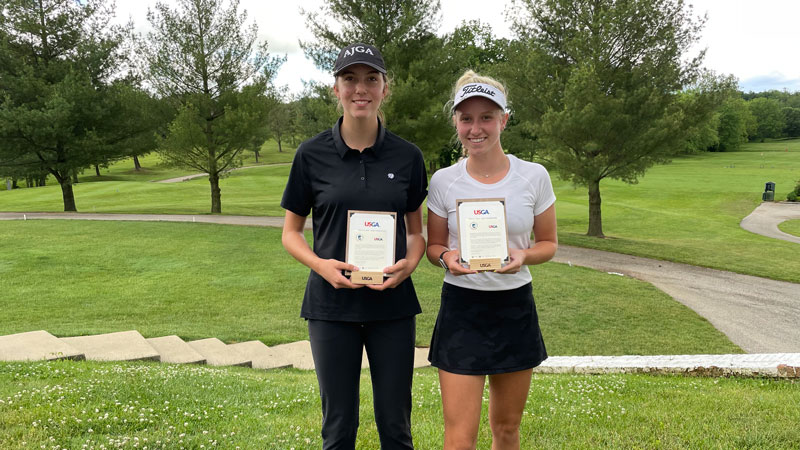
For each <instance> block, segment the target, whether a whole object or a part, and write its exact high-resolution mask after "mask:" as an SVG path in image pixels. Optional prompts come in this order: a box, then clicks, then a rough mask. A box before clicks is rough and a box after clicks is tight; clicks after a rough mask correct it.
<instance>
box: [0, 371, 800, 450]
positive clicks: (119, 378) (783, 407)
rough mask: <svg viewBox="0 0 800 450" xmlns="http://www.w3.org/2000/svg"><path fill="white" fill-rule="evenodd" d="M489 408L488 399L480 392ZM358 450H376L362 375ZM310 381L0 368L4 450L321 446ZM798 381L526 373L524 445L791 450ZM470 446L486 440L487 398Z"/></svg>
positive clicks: (426, 375)
mask: <svg viewBox="0 0 800 450" xmlns="http://www.w3.org/2000/svg"><path fill="white" fill-rule="evenodd" d="M412 395H413V406H414V409H413V412H412V433H413V436H414V441H415V445H416V447H417V448H420V449H433V448H441V442H442V441H441V440H442V429H443V423H442V418H441V402H440V399H439V383H438V380H437V377H436V371H435V369H432V368H428V369H420V370H417V371H416V372H415V377H414V387H413V393H412ZM484 398H488V391H487V392H486V394H485V396H484ZM361 399H362V400H361V408H360V416H361V426H360V428H359V435H358V443H357V445H356V447H357V448H364V449H377V448H379V446H380V444H379V442H378V436H377V430H376V428H375V423H374V419H373V414H372V395H371V392H370V383H369V378H368V372H367V371H363V372H362V383H361ZM319 402H320V400H319V393H318V390H317V383H316V378H315V375H314V373H313V372H310V371H306V372H303V371H298V370H291V369H290V370H280V371H273V372H262V371H257V370H252V369H242V368H211V367H203V366H195V367H187V366H172V365H159V364H155V363H138V364H126V363H93V362H85V361H82V362H71V361H64V362H54V363H0V448H3V449H8V450H13V449H22V448H40V447H43V448H87V449H98V448H145V447H147V448H180V447H184V448H193V449H197V448H212V447H216V448H226V449H234V448H241V449H257V450H261V449H289V448H294V449H312V448H320V446H321V439H320V437H319V427H320V422H321V413H320V405H319ZM799 402H800V384H798V383H796V382H793V381H789V380H770V379H741V378H695V377H678V376H647V375H601V376H588V375H534V377H533V381H532V383H531V389H530V396H529V399H528V402H527V404H526V406H525V411H524V415H523V419H522V425H521V441H522V442H521V443H522V448H525V449H531V448H547V449H550V448H553V449H556V448H557V449H561V448H796V446H797V443H798V442H800V427H797V423H798V422H800V408H797V404H798V403H799ZM483 409H484V411H483V419H484V420H483V421H482V423H481V428H480V432H479V438H478V448H481V449H488V448H489V445H490V444H489V443H490V440H491V435H490V431H489V425H488V423H487V422H486V414H487V413H486V409H487V402H484V408H483Z"/></svg>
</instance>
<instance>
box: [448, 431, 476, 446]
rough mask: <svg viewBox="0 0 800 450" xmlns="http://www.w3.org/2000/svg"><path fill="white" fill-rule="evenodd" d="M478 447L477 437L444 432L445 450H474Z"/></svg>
mask: <svg viewBox="0 0 800 450" xmlns="http://www.w3.org/2000/svg"><path fill="white" fill-rule="evenodd" d="M477 446H478V436H473V435H471V434H469V433H453V432H448V431H447V430H445V432H444V448H445V449H446V450H475V448H477Z"/></svg>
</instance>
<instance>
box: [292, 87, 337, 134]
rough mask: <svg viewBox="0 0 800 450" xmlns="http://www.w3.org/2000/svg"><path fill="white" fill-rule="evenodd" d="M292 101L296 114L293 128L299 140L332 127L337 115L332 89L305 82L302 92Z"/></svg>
mask: <svg viewBox="0 0 800 450" xmlns="http://www.w3.org/2000/svg"><path fill="white" fill-rule="evenodd" d="M292 103H293V104H294V106H295V113H296V114H297V117H296V119H295V125H296V127H295V130H296V133H297V135H298V138H300V139H301V140H306V139H309V138H311V137H313V136H316V135H317V134H318V133H319V132H320V131H322V130H324V129H326V128H330V127H332V126H333V124H334V122H335V121H336V118H337V117H339V113H338V111H337V110H336V105H337V100H336V96H334V95H333V89H331V87H330V86H328V85H325V84H322V83H318V82H307V83H305V85H304V87H303V92H302V93H301V94H300V95H299V96H298V97H297V98H295V99H294V100H293V102H292Z"/></svg>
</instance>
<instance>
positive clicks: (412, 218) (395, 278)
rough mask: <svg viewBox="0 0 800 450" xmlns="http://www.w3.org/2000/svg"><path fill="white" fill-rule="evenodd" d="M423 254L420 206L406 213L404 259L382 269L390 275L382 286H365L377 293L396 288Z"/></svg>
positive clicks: (423, 239) (414, 267) (417, 263)
mask: <svg viewBox="0 0 800 450" xmlns="http://www.w3.org/2000/svg"><path fill="white" fill-rule="evenodd" d="M423 253H425V238H424V237H422V206H420V207H419V208H417V210H416V211H414V212H410V213H406V257H405V258H403V259H401V260H400V261H397V262H396V263H395V264H394V265H392V266H389V267H386V268H384V269H383V272H384V273H386V274H392V276H391V277H388V278H387V279H386V280H385V281H384V282H383V284H380V285H371V284H370V285H367V286H368V287H369V288H370V289H374V290H378V291H382V290H384V289H389V288H393V287H396V286H397V285H398V284H400V283H401V282H402V281H403V280H405V279H406V278H408V277H409V276H410V275H411V273H412V272H413V271H414V269H416V268H417V266H418V265H419V261H420V260H421V259H422V254H423Z"/></svg>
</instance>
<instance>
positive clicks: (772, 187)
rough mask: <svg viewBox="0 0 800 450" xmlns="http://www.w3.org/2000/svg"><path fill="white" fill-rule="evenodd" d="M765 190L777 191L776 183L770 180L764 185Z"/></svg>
mask: <svg viewBox="0 0 800 450" xmlns="http://www.w3.org/2000/svg"><path fill="white" fill-rule="evenodd" d="M764 192H775V183H773V182H772V181H768V182H767V184H766V186H764Z"/></svg>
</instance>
